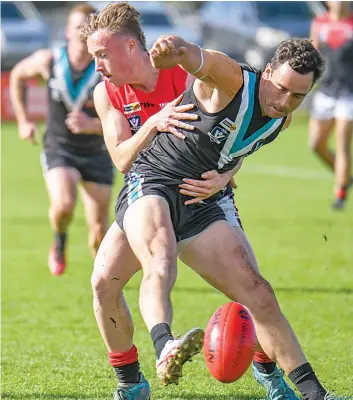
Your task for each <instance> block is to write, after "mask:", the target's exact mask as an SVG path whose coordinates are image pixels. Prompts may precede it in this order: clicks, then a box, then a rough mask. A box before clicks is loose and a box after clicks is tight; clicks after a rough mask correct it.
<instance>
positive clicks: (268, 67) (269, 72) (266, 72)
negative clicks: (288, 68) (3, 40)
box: [262, 63, 272, 81]
mask: <svg viewBox="0 0 353 400" xmlns="http://www.w3.org/2000/svg"><path fill="white" fill-rule="evenodd" d="M262 75H263V77H264V79H266V80H267V81H268V80H270V78H271V75H272V65H271V64H270V63H268V64H267V65H266V68H265V70H264V72H263V74H262Z"/></svg>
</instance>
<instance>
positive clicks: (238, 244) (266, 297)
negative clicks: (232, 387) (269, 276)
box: [182, 221, 306, 373]
mask: <svg viewBox="0 0 353 400" xmlns="http://www.w3.org/2000/svg"><path fill="white" fill-rule="evenodd" d="M238 229H240V228H238ZM200 249H202V251H200ZM182 260H183V261H184V262H185V263H186V264H187V265H189V266H190V267H191V268H193V269H194V270H195V271H196V272H197V273H198V274H200V275H201V276H202V277H203V278H204V279H205V280H206V281H208V282H209V283H210V284H211V285H212V286H214V287H215V288H217V289H219V290H220V291H221V292H222V293H224V294H225V295H227V296H228V297H229V298H231V299H232V300H236V301H239V302H240V303H242V304H243V305H244V306H246V307H247V308H248V309H249V310H250V312H251V314H252V316H253V319H254V323H255V327H256V333H257V337H258V340H259V342H260V345H261V347H262V348H263V349H264V351H265V352H266V354H267V355H268V356H269V357H270V358H271V359H273V360H276V361H277V362H278V363H279V365H280V366H281V367H282V368H283V369H284V371H285V372H286V373H289V372H291V371H293V370H294V369H295V368H296V367H298V366H300V365H302V364H304V363H305V362H306V359H305V356H304V354H303V352H302V350H301V348H300V346H299V343H298V341H297V339H296V337H295V335H294V333H293V331H292V329H291V327H290V326H289V324H288V322H287V320H286V319H285V317H284V316H283V314H282V313H281V311H280V308H279V305H278V303H277V300H276V297H275V295H274V293H273V290H272V288H271V286H270V284H269V283H268V282H267V281H266V280H265V279H264V278H262V276H261V275H260V274H259V273H258V272H256V267H255V265H254V263H253V260H252V257H251V255H250V253H249V250H248V249H247V246H246V245H245V244H244V242H243V240H242V238H241V235H239V233H238V232H237V231H234V228H231V227H230V226H229V225H228V224H227V223H225V222H223V221H220V222H216V223H214V224H213V225H211V226H210V227H209V228H208V229H207V230H206V231H205V232H203V233H202V234H201V235H199V236H198V237H197V238H195V240H194V241H193V242H192V243H191V244H190V245H189V247H188V248H187V249H186V250H185V252H184V253H183V255H182ZM215 265H217V268H215Z"/></svg>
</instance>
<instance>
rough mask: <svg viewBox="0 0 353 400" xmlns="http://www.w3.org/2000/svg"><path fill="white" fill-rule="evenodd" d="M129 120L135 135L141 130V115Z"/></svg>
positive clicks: (133, 116)
mask: <svg viewBox="0 0 353 400" xmlns="http://www.w3.org/2000/svg"><path fill="white" fill-rule="evenodd" d="M127 120H128V121H129V124H130V128H131V130H132V131H133V132H134V133H135V132H137V131H138V130H139V129H140V128H141V125H142V124H141V117H140V116H139V115H132V116H131V117H129V118H128V119H127Z"/></svg>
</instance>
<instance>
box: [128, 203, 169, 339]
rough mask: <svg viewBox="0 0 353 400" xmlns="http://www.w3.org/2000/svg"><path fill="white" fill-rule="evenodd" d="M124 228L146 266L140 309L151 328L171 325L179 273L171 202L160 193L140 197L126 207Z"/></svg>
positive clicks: (143, 264)
mask: <svg viewBox="0 0 353 400" xmlns="http://www.w3.org/2000/svg"><path fill="white" fill-rule="evenodd" d="M124 229H125V232H126V235H127V237H128V240H129V243H130V246H131V248H132V250H133V251H134V253H135V254H136V256H137V258H138V259H139V260H140V262H141V265H142V268H143V278H142V282H141V288H140V310H141V314H142V316H143V319H144V321H145V324H146V326H147V328H148V330H149V331H151V330H152V328H153V327H154V326H156V325H157V324H161V323H166V324H168V325H170V323H171V320H172V305H171V301H170V292H171V290H172V287H173V286H174V283H175V280H176V274H177V265H176V259H177V250H176V239H175V235H174V231H173V226H172V222H171V219H170V212H169V207H168V204H167V202H166V201H165V200H164V199H163V198H161V197H157V196H145V197H142V198H140V199H138V200H136V201H135V202H134V203H133V204H132V205H131V206H130V207H129V208H128V209H127V211H126V213H125V217H124Z"/></svg>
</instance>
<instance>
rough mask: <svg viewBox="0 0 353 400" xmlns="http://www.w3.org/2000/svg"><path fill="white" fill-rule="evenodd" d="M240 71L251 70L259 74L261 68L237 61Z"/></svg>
mask: <svg viewBox="0 0 353 400" xmlns="http://www.w3.org/2000/svg"><path fill="white" fill-rule="evenodd" d="M238 64H239V65H240V68H241V70H242V71H247V72H253V73H254V74H256V75H261V73H262V70H261V69H260V68H254V67H251V66H250V65H248V64H244V63H238Z"/></svg>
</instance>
